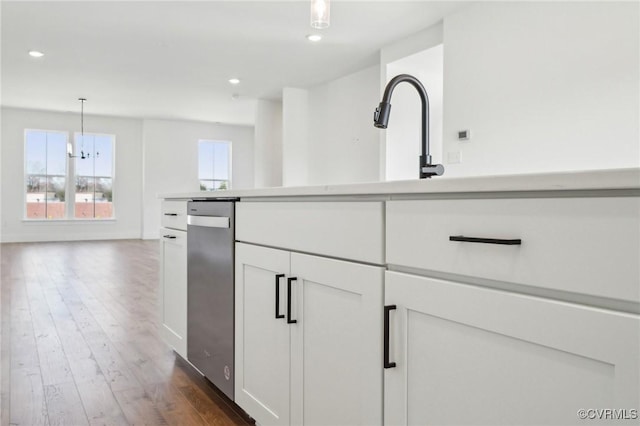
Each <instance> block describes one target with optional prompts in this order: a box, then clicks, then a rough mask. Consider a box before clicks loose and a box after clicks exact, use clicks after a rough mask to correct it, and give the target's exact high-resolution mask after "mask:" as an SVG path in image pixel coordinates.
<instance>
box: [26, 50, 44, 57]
mask: <svg viewBox="0 0 640 426" xmlns="http://www.w3.org/2000/svg"><path fill="white" fill-rule="evenodd" d="M29 56H32V57H34V58H42V57H43V56H44V53H42V52H38V51H37V50H30V51H29Z"/></svg>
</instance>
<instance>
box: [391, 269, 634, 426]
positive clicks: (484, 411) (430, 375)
mask: <svg viewBox="0 0 640 426" xmlns="http://www.w3.org/2000/svg"><path fill="white" fill-rule="evenodd" d="M385 304H386V305H395V309H394V310H390V312H389V321H390V339H389V358H390V361H391V362H395V363H396V365H395V367H394V368H388V369H385V373H384V375H385V402H384V410H385V411H384V413H385V424H386V425H406V424H421V425H445V424H458V425H461V424H473V425H476V424H505V425H512V424H562V425H568V424H584V421H585V420H581V419H580V418H579V417H578V414H577V412H578V410H579V409H597V408H600V409H602V408H609V409H627V410H631V409H637V406H638V398H639V395H640V394H639V389H638V386H639V383H638V377H640V376H639V374H640V371H639V369H638V360H639V359H640V353H639V338H640V337H639V336H640V327H639V324H640V323H639V321H638V318H637V316H634V315H629V314H623V313H616V312H613V311H607V310H603V309H596V308H591V307H586V306H581V305H577V304H571V303H565V302H557V301H552V300H546V299H543V298H537V297H531V296H525V295H518V294H515V293H508V292H504V291H499V290H492V289H486V288H481V287H476V286H471V285H464V284H458V283H454V282H450V281H444V280H437V279H431V278H425V277H418V276H414V275H408V274H402V273H397V272H387V273H386V278H385ZM628 415H629V414H628Z"/></svg>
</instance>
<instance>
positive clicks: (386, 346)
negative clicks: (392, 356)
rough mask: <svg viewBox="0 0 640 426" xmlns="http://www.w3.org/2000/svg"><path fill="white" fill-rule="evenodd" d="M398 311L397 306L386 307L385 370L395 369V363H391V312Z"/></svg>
mask: <svg viewBox="0 0 640 426" xmlns="http://www.w3.org/2000/svg"><path fill="white" fill-rule="evenodd" d="M395 309H396V305H388V306H385V307H384V368H394V367H395V366H396V363H395V362H389V312H391V311H393V310H395Z"/></svg>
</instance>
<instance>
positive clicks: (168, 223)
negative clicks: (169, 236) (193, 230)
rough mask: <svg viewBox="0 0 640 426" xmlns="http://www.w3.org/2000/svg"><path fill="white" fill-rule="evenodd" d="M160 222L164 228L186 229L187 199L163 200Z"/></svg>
mask: <svg viewBox="0 0 640 426" xmlns="http://www.w3.org/2000/svg"><path fill="white" fill-rule="evenodd" d="M161 212H162V213H161V214H162V219H161V224H162V226H163V227H165V228H171V229H181V230H183V231H186V230H187V201H186V200H163V201H162V208H161Z"/></svg>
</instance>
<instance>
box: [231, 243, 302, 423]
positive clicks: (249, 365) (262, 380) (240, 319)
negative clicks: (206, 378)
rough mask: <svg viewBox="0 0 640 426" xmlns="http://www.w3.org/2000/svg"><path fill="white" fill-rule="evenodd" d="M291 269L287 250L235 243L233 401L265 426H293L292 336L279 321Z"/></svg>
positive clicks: (284, 324) (283, 323) (282, 322)
mask: <svg viewBox="0 0 640 426" xmlns="http://www.w3.org/2000/svg"><path fill="white" fill-rule="evenodd" d="M288 271H289V253H288V252H286V251H281V250H274V249H267V248H263V247H256V246H251V245H246V244H236V277H235V280H236V313H235V316H236V324H235V327H236V341H235V366H236V376H235V402H236V403H237V404H238V405H239V406H240V407H242V408H243V409H244V410H245V411H246V412H248V413H249V414H250V415H251V417H253V418H254V419H255V420H256V422H257V423H258V424H260V425H263V426H266V425H289V424H290V422H289V399H290V394H289V389H290V381H289V367H290V358H289V356H290V350H289V348H290V335H289V334H290V332H289V325H288V324H287V323H286V321H284V319H281V318H275V315H276V314H275V304H276V293H275V288H276V275H278V274H283V273H288ZM280 282H281V283H282V284H281V286H282V287H284V286H285V285H286V284H285V283H284V279H283V278H280ZM282 300H284V299H282Z"/></svg>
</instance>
